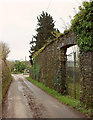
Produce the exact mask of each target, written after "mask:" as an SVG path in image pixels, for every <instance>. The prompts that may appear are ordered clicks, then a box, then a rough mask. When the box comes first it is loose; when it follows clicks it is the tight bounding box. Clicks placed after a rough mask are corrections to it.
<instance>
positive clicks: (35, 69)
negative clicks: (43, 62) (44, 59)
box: [31, 56, 40, 81]
mask: <svg viewBox="0 0 93 120" xmlns="http://www.w3.org/2000/svg"><path fill="white" fill-rule="evenodd" d="M39 75H40V66H39V64H38V63H37V56H34V64H33V65H32V66H31V77H32V78H33V79H34V78H35V79H36V80H37V81H39Z"/></svg>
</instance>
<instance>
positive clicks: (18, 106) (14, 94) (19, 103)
mask: <svg viewBox="0 0 93 120" xmlns="http://www.w3.org/2000/svg"><path fill="white" fill-rule="evenodd" d="M84 117H85V116H84V115H82V114H81V113H80V112H78V111H76V110H74V109H72V108H70V107H68V106H66V105H64V104H62V103H60V102H59V101H58V100H56V99H55V98H53V97H52V96H50V95H48V94H47V93H45V92H44V91H42V90H41V89H40V88H38V87H37V86H35V85H33V84H32V83H30V82H29V81H28V80H26V78H25V77H24V76H23V75H22V74H20V75H17V74H16V75H14V74H13V81H12V83H11V85H10V87H9V90H8V94H7V96H6V100H5V103H4V105H3V118H84Z"/></svg>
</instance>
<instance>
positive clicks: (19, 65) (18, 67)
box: [14, 61, 26, 73]
mask: <svg viewBox="0 0 93 120" xmlns="http://www.w3.org/2000/svg"><path fill="white" fill-rule="evenodd" d="M25 68H26V66H25V62H24V61H15V63H14V72H15V73H22V72H24V69H25Z"/></svg>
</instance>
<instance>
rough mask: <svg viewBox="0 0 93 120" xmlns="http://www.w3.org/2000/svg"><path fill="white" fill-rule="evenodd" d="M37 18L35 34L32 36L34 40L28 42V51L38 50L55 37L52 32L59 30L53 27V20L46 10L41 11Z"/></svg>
mask: <svg viewBox="0 0 93 120" xmlns="http://www.w3.org/2000/svg"><path fill="white" fill-rule="evenodd" d="M37 20H38V24H37V29H36V32H37V34H36V35H35V36H33V39H35V40H33V39H32V41H31V42H30V44H31V49H30V53H33V52H36V51H38V50H39V49H40V48H41V47H43V45H44V44H46V43H47V41H48V40H52V39H53V38H55V36H54V35H53V32H55V31H57V32H59V30H57V29H55V28H54V20H53V18H52V17H51V15H50V14H48V13H47V12H42V14H41V15H40V16H39V17H37Z"/></svg>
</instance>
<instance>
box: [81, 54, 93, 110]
mask: <svg viewBox="0 0 93 120" xmlns="http://www.w3.org/2000/svg"><path fill="white" fill-rule="evenodd" d="M80 68H81V75H82V80H81V101H82V102H83V103H85V104H87V106H88V107H92V109H93V52H82V54H81V56H80Z"/></svg>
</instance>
